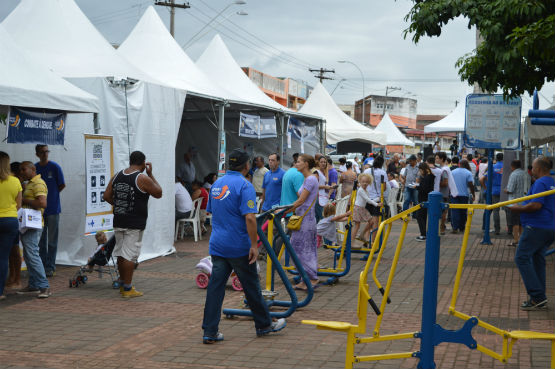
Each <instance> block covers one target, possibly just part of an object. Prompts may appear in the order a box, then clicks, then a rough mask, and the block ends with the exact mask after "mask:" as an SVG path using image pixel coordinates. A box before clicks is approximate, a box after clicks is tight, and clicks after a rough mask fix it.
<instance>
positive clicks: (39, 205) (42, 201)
mask: <svg viewBox="0 0 555 369" xmlns="http://www.w3.org/2000/svg"><path fill="white" fill-rule="evenodd" d="M23 205H27V206H30V207H31V208H33V209H35V210H40V209H44V208H46V196H45V195H39V196H37V197H36V198H35V199H25V198H24V199H23Z"/></svg>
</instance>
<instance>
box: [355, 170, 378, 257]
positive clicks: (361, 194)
mask: <svg viewBox="0 0 555 369" xmlns="http://www.w3.org/2000/svg"><path fill="white" fill-rule="evenodd" d="M372 182H374V178H373V177H372V176H371V175H370V174H367V173H362V174H360V175H359V176H358V185H359V187H358V189H357V197H356V199H355V207H354V209H353V223H354V226H353V231H352V233H351V245H352V246H354V245H355V242H354V241H355V239H358V240H359V241H362V242H364V243H366V242H367V240H368V239H369V238H370V227H367V230H365V232H364V234H363V235H362V236H361V237H357V234H358V230H359V228H360V223H368V222H369V221H370V220H371V215H370V212H368V210H367V209H366V204H370V205H373V206H376V207H380V206H381V203H379V202H375V201H374V200H372V199H371V198H370V195H369V194H368V192H367V188H368V186H369V185H370V184H372ZM352 246H351V247H352ZM355 248H356V247H355Z"/></svg>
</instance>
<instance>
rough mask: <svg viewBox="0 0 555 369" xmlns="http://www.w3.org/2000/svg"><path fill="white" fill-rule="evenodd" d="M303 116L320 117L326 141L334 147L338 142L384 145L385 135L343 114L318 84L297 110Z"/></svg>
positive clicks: (324, 89)
mask: <svg viewBox="0 0 555 369" xmlns="http://www.w3.org/2000/svg"><path fill="white" fill-rule="evenodd" d="M299 112H301V113H304V114H311V115H316V116H321V117H323V118H324V119H325V120H326V141H327V143H328V144H331V145H335V144H336V143H338V142H340V141H364V142H369V143H373V144H378V145H385V144H386V134H385V133H383V132H376V131H375V130H372V129H370V128H368V127H365V126H363V125H362V124H360V123H359V122H357V121H355V120H354V119H352V118H351V117H349V116H348V115H347V114H345V113H343V111H341V109H339V107H338V106H337V104H336V103H335V101H333V99H332V97H331V96H330V94H329V93H328V91H327V90H326V88H325V87H324V86H323V85H322V84H321V83H320V82H318V84H316V86H315V87H314V90H313V91H312V93H311V94H310V96H309V97H308V99H307V100H306V103H305V104H304V105H303V107H302V108H301V109H300V110H299Z"/></svg>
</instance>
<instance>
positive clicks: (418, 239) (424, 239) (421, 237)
mask: <svg viewBox="0 0 555 369" xmlns="http://www.w3.org/2000/svg"><path fill="white" fill-rule="evenodd" d="M416 240H417V241H418V242H424V241H426V236H418V237H416Z"/></svg>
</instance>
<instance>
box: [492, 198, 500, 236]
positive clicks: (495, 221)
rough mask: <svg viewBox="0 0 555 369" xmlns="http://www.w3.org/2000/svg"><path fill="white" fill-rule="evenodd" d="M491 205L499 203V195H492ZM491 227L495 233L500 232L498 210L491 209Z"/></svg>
mask: <svg viewBox="0 0 555 369" xmlns="http://www.w3.org/2000/svg"><path fill="white" fill-rule="evenodd" d="M491 198H492V201H491V202H492V204H497V203H498V202H499V195H492V196H491ZM493 227H494V229H495V233H496V234H497V233H500V232H501V218H500V217H499V208H495V209H493Z"/></svg>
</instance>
